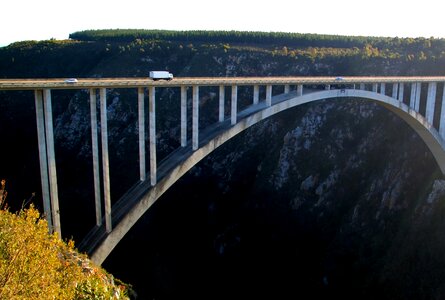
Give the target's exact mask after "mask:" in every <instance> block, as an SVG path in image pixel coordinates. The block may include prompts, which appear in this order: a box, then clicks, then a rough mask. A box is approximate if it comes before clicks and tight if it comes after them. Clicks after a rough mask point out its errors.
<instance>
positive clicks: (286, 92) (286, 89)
mask: <svg viewBox="0 0 445 300" xmlns="http://www.w3.org/2000/svg"><path fill="white" fill-rule="evenodd" d="M289 92H290V86H289V85H288V84H286V85H285V86H284V93H285V94H289Z"/></svg>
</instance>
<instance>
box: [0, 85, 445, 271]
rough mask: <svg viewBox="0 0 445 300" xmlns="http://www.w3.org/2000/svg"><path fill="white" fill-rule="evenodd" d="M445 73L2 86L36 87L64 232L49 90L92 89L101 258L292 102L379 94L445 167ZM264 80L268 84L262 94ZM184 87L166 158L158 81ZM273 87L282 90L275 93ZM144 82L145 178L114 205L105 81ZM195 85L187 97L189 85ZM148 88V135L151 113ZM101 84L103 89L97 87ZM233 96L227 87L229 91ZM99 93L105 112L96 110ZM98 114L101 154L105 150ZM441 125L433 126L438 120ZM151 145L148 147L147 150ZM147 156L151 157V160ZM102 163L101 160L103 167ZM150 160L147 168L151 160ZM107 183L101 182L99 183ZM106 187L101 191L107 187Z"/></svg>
mask: <svg viewBox="0 0 445 300" xmlns="http://www.w3.org/2000/svg"><path fill="white" fill-rule="evenodd" d="M444 85H445V77H337V78H335V77H242V78H241V77H233V78H175V79H173V80H171V81H153V80H151V79H149V78H107V79H92V78H91V79H87V78H85V79H78V80H77V81H74V82H72V81H71V82H70V81H68V82H67V81H66V80H65V79H26V80H23V79H7V80H0V90H33V91H34V98H35V104H36V120H37V135H38V144H39V158H40V173H41V184H42V196H43V203H44V210H45V215H46V217H47V219H48V224H49V225H50V227H51V228H52V230H54V231H57V232H59V234H61V226H60V224H61V216H60V212H59V199H58V187H57V174H56V158H55V154H54V134H53V120H52V101H51V90H54V89H84V90H88V91H89V95H90V118H91V138H92V152H93V174H94V189H95V210H96V225H95V226H94V228H92V229H91V231H90V232H89V234H88V235H87V236H86V237H85V238H84V240H83V241H82V242H81V243H80V245H79V249H80V250H82V251H85V252H87V253H88V254H89V255H90V256H91V258H92V259H93V261H95V262H96V263H98V264H101V263H102V262H103V261H104V260H105V259H106V258H107V256H108V255H109V254H110V253H111V251H112V250H113V248H114V247H115V246H116V245H117V244H118V243H119V241H120V240H121V239H122V238H123V237H124V235H125V234H126V233H127V232H128V231H129V230H130V228H131V227H132V226H133V225H134V224H135V223H136V222H137V221H138V220H139V218H140V217H141V216H142V215H143V214H144V213H145V212H146V211H147V210H148V209H149V208H150V207H151V206H152V205H153V203H154V202H155V201H156V200H157V199H159V197H161V196H162V194H163V193H164V192H165V191H167V190H168V189H169V188H170V187H171V186H172V185H173V184H174V183H175V182H176V181H177V180H178V179H179V178H180V177H181V176H183V175H184V174H185V173H186V172H188V171H189V170H190V169H191V168H192V167H193V166H194V165H196V164H197V163H198V162H199V161H201V160H202V159H203V158H204V157H206V156H207V155H209V154H210V153H211V152H212V151H213V150H215V149H216V148H217V147H219V146H220V145H222V144H224V143H225V142H226V141H228V140H230V139H231V138H232V137H234V136H236V135H237V134H239V133H241V132H243V131H244V130H245V129H247V128H249V127H250V126H252V125H255V124H256V123H258V122H261V121H262V120H264V119H266V118H268V117H270V116H273V115H275V114H278V113H280V112H282V111H285V110H287V109H290V108H293V107H296V106H299V105H302V104H305V103H309V102H314V101H318V100H322V99H335V98H339V97H341V98H359V99H364V100H367V101H374V102H376V103H378V104H379V105H382V106H383V107H385V108H387V109H388V110H390V111H392V112H394V113H395V114H397V115H398V116H399V117H400V118H402V119H403V120H405V121H406V122H407V123H408V124H409V125H410V126H411V127H412V128H413V129H414V130H415V131H416V132H417V134H418V135H419V136H420V137H421V138H422V139H423V141H424V142H425V144H426V145H427V147H428V148H429V149H430V151H431V152H432V154H433V156H434V158H435V159H436V161H437V164H438V165H439V167H440V169H441V171H442V173H444V174H445V142H444V140H445V88H444ZM203 86H213V87H219V111H218V122H216V123H215V124H212V125H210V126H208V127H207V128H204V129H199V104H200V95H199V88H200V87H203ZM240 86H247V87H248V88H251V89H252V95H253V98H252V99H251V104H250V105H249V106H248V107H247V108H244V109H243V110H239V109H238V107H239V105H238V87H240ZM260 86H261V87H262V89H265V97H263V98H264V99H260ZM159 87H170V88H179V89H180V99H178V105H180V108H181V134H180V137H178V138H180V141H181V146H180V147H179V148H178V149H176V150H175V151H174V152H173V153H171V154H170V155H169V156H168V157H167V158H166V159H164V160H163V161H161V162H158V161H157V159H156V126H155V124H156V89H157V88H159ZM272 87H274V88H275V89H277V88H279V89H281V91H282V93H280V94H277V95H275V96H272ZM113 88H128V89H137V90H138V127H139V139H138V141H139V170H140V176H139V177H140V178H139V179H140V180H139V182H137V183H136V184H135V185H134V186H133V187H132V188H130V190H128V191H127V192H126V193H125V194H124V195H123V196H122V197H121V198H120V199H119V200H118V201H116V202H115V204H114V205H113V206H111V199H110V189H111V187H110V175H109V159H108V130H107V89H113ZM226 88H230V91H231V92H230V97H227V101H228V100H230V108H231V109H230V111H229V112H225V111H224V107H225V103H226V102H227V101H226V95H225V91H226ZM188 89H191V90H192V93H191V94H192V97H191V99H188V97H187V90H188ZM146 90H148V129H149V130H148V137H149V138H148V141H149V145H145V141H146V138H145V136H146V132H145V128H146V114H145V103H146V102H147V101H146V100H147V99H145V98H146V96H145V95H146ZM98 92H99V93H98ZM227 96H229V95H227ZM97 101H100V112H97V111H96V105H97ZM188 101H191V102H192V117H191V120H192V122H191V127H192V128H191V129H192V130H191V136H190V137H188V136H187V126H188V125H190V124H188V122H187V120H188V119H187V103H188ZM98 114H100V120H101V128H100V140H101V143H100V145H101V156H99V130H98V126H97V124H98V120H97V116H98ZM434 125H435V126H434ZM146 148H148V149H149V151H148V153H146ZM146 157H148V162H147V161H146ZM100 164H102V168H100ZM147 165H148V168H147ZM101 186H102V188H101ZM101 191H103V195H102V193H101Z"/></svg>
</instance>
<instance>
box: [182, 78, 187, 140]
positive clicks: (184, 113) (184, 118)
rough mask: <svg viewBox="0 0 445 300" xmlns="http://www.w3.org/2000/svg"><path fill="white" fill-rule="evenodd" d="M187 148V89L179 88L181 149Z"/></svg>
mask: <svg viewBox="0 0 445 300" xmlns="http://www.w3.org/2000/svg"><path fill="white" fill-rule="evenodd" d="M185 146H187V87H186V86H181V147H185Z"/></svg>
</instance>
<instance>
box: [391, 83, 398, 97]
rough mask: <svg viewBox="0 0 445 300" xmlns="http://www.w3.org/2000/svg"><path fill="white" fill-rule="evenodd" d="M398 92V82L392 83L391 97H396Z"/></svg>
mask: <svg viewBox="0 0 445 300" xmlns="http://www.w3.org/2000/svg"><path fill="white" fill-rule="evenodd" d="M398 92H399V84H398V83H393V84H392V97H393V98H394V99H397V95H398Z"/></svg>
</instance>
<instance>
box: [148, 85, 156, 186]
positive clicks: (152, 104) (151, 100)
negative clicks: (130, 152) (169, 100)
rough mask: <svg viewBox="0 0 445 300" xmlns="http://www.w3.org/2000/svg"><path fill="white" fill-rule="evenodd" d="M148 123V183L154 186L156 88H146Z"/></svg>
mask: <svg viewBox="0 0 445 300" xmlns="http://www.w3.org/2000/svg"><path fill="white" fill-rule="evenodd" d="M148 123H149V138H150V183H151V185H152V186H154V185H155V184H156V183H157V182H158V175H157V170H158V167H157V159H156V89H155V87H154V86H150V87H149V88H148Z"/></svg>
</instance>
